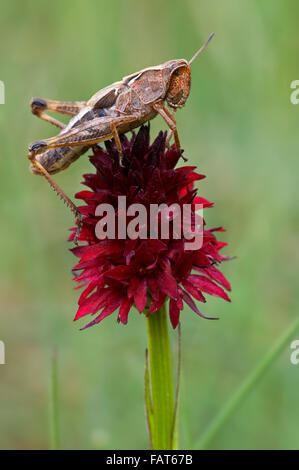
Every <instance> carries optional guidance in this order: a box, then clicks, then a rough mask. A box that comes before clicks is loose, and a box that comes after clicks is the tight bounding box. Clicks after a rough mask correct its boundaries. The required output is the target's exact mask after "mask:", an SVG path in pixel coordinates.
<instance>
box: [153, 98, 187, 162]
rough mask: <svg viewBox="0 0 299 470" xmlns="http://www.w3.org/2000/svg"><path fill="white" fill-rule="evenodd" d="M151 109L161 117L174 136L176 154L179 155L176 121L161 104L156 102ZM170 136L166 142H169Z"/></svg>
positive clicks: (179, 146) (179, 147)
mask: <svg viewBox="0 0 299 470" xmlns="http://www.w3.org/2000/svg"><path fill="white" fill-rule="evenodd" d="M152 107H153V109H154V110H155V111H157V113H159V114H160V116H162V118H163V119H164V121H165V122H166V124H167V125H168V126H169V128H170V130H171V132H172V133H173V136H174V141H175V146H176V149H177V151H178V153H181V144H180V139H179V135H178V131H177V127H176V120H175V117H174V115H173V114H172V113H171V112H170V111H169V110H168V109H167V108H166V107H165V106H164V105H163V103H162V102H160V101H159V102H157V103H154V104H153V105H152ZM170 137H171V135H170V136H169V139H168V141H169V140H170Z"/></svg>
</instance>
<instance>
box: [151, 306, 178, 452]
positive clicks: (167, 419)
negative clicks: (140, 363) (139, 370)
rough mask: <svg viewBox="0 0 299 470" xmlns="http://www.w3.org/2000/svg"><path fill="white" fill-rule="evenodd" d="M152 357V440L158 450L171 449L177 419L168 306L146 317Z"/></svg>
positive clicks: (173, 444) (174, 444)
mask: <svg viewBox="0 0 299 470" xmlns="http://www.w3.org/2000/svg"><path fill="white" fill-rule="evenodd" d="M146 323H147V333H148V351H149V360H150V384H151V397H152V405H153V411H152V412H151V410H149V409H148V413H151V422H152V426H151V440H152V448H153V449H154V450H171V449H173V448H176V443H175V442H174V443H172V442H171V441H172V427H173V420H174V399H173V383H172V366H171V353H170V341H169V333H168V319H167V314H166V307H165V305H163V307H161V309H160V310H158V311H157V312H154V313H152V314H151V315H149V316H148V317H147V319H146Z"/></svg>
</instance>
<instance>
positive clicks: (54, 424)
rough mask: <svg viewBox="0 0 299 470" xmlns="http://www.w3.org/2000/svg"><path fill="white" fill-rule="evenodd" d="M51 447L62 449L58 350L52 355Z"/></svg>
mask: <svg viewBox="0 0 299 470" xmlns="http://www.w3.org/2000/svg"><path fill="white" fill-rule="evenodd" d="M50 426H51V449H52V450H59V449H60V440H59V406H58V367H57V351H56V349H54V350H53V352H52V357H51V403H50Z"/></svg>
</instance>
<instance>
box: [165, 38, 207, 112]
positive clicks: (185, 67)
mask: <svg viewBox="0 0 299 470" xmlns="http://www.w3.org/2000/svg"><path fill="white" fill-rule="evenodd" d="M213 36H214V33H212V34H210V36H209V37H208V39H207V40H206V42H205V43H204V45H203V46H201V48H200V49H199V50H198V51H197V52H196V54H195V55H194V56H193V57H192V59H191V60H189V62H188V61H187V60H185V59H180V60H171V61H170V62H167V66H168V67H169V70H170V81H169V86H168V90H167V92H166V96H165V98H166V101H167V104H168V106H169V107H170V108H173V109H176V108H181V107H182V106H184V104H185V103H186V100H187V98H188V96H189V92H190V86H191V67H190V66H191V64H192V63H193V62H194V61H195V59H196V58H197V57H198V56H199V55H200V54H201V53H202V51H204V49H205V48H206V47H207V45H208V44H209V42H210V40H211V39H212V37H213Z"/></svg>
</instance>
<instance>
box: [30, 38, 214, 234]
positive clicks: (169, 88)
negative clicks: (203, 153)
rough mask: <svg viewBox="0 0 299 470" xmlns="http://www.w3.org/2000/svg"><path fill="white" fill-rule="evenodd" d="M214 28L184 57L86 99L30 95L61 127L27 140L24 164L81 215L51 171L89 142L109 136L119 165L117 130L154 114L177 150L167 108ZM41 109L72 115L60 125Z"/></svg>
mask: <svg viewBox="0 0 299 470" xmlns="http://www.w3.org/2000/svg"><path fill="white" fill-rule="evenodd" d="M213 35H214V33H212V34H211V35H210V37H209V38H208V40H207V41H206V42H205V44H204V45H203V46H202V47H201V48H200V49H199V50H198V51H197V52H196V54H195V55H194V56H193V57H192V59H191V60H190V61H189V62H188V61H187V60H185V59H178V60H170V61H168V62H165V63H164V64H162V65H158V66H154V67H148V68H146V69H144V70H141V71H140V72H136V73H134V74H132V75H129V76H127V77H124V78H123V79H122V80H121V81H119V82H115V83H113V84H112V85H110V86H108V87H106V88H103V89H102V90H99V91H98V92H97V93H95V94H94V95H93V96H92V97H91V98H90V100H89V101H87V102H85V101H75V102H63V101H53V100H44V99H41V98H33V99H32V101H31V103H30V104H31V109H32V113H33V114H35V115H36V116H38V117H40V118H41V119H43V120H45V121H47V122H50V123H51V124H53V125H55V126H57V127H59V128H60V129H62V130H61V132H60V133H59V134H58V135H57V136H55V137H52V138H50V139H45V140H41V141H38V142H34V143H32V144H30V146H29V154H28V158H29V160H30V161H31V166H30V170H31V171H32V173H34V174H39V175H43V176H44V177H45V178H46V179H47V180H48V182H49V183H50V185H51V186H52V188H53V189H54V190H55V191H56V192H57V193H58V195H59V196H60V197H61V198H62V199H63V200H64V202H65V203H66V204H67V206H68V207H69V208H70V209H71V210H72V211H73V212H74V214H75V216H76V218H78V219H79V225H80V221H81V217H82V216H81V214H80V212H79V210H78V209H77V207H76V206H75V205H74V203H73V202H72V201H71V200H70V199H69V198H68V197H67V196H66V194H64V192H63V191H62V190H61V189H60V187H59V186H58V185H57V184H56V183H55V181H54V180H53V179H52V177H51V175H52V174H54V173H57V172H59V171H61V170H64V169H66V168H67V167H68V166H69V165H70V164H71V163H72V162H74V161H75V160H77V158H79V157H80V156H81V155H82V154H83V153H85V152H86V151H87V150H88V149H89V148H90V147H92V146H94V145H96V144H98V143H100V142H103V141H106V140H109V139H111V138H114V140H115V143H116V146H117V150H118V152H119V158H120V164H121V165H123V154H122V146H121V142H120V138H119V135H120V134H123V133H125V132H128V131H130V130H132V129H135V128H136V127H139V126H141V125H142V124H143V123H145V122H147V121H150V120H151V119H153V118H154V117H155V116H156V115H157V114H160V115H161V116H162V118H163V119H164V120H165V122H166V123H167V125H168V126H169V128H170V133H171V134H170V135H169V138H170V136H171V135H172V134H173V136H174V140H175V145H176V148H177V150H178V151H180V141H179V136H178V132H177V128H176V121H175V118H174V114H173V112H171V111H170V110H169V109H167V108H166V107H165V105H164V102H165V101H166V103H167V105H168V107H169V108H170V109H171V110H173V111H175V110H176V109H177V108H181V107H183V106H184V104H185V102H186V100H187V98H188V96H189V92H190V85H191V67H190V65H191V64H192V62H193V61H194V60H195V59H196V58H197V57H198V55H199V54H200V53H201V52H202V51H203V50H204V49H205V47H206V46H207V44H208V43H209V41H210V40H211V38H212V37H213ZM45 110H48V111H55V112H58V113H61V114H67V115H69V116H72V119H71V120H70V121H69V123H68V124H67V125H66V126H65V125H64V124H63V123H62V122H60V121H57V120H56V119H54V118H53V117H51V116H49V115H47V114H45V112H44V111H45Z"/></svg>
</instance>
